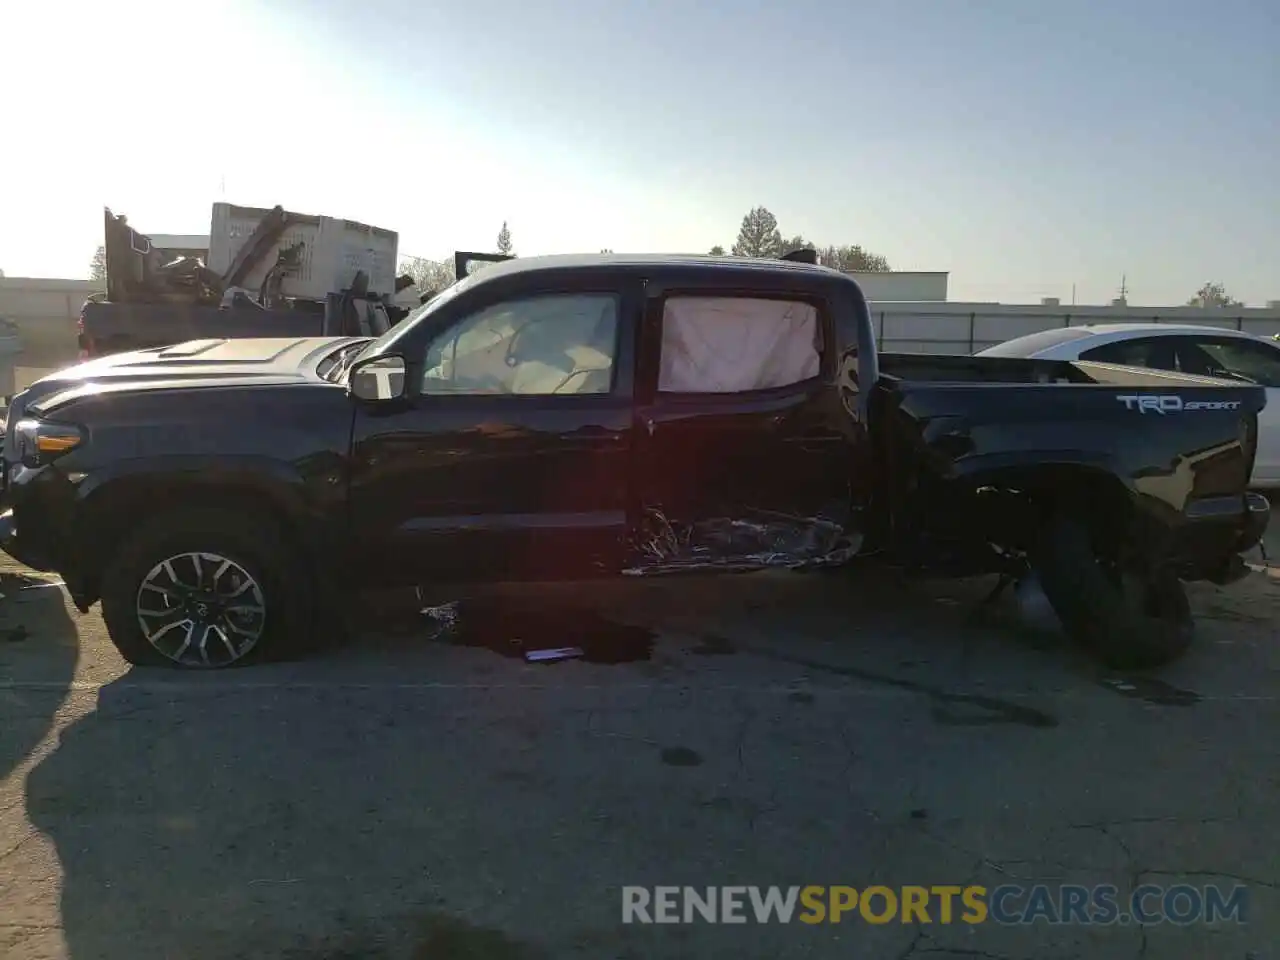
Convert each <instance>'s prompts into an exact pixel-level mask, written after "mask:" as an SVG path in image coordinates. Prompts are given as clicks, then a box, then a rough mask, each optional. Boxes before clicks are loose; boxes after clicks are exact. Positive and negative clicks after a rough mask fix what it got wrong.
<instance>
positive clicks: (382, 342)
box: [348, 277, 471, 366]
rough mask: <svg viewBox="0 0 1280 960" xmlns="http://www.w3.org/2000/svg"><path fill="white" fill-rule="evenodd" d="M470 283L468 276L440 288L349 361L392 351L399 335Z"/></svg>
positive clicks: (406, 331)
mask: <svg viewBox="0 0 1280 960" xmlns="http://www.w3.org/2000/svg"><path fill="white" fill-rule="evenodd" d="M470 283H471V278H470V277H468V278H466V279H465V280H459V281H458V282H457V283H455V284H453V286H451V287H447V288H445V289H444V290H441V291H440V292H439V293H437V294H436V295H435V296H434V297H432V298H431V299H430V300H428V301H427V302H426V303H424V304H423V305H422V306H420V307H418V308H417V309H416V310H414V311H413V312H412V313H411V314H409V315H408V316H407V317H405V318H404V319H403V320H401V321H400V322H399V323H397V324H396V325H395V326H393V327H392V328H391V329H390V330H388V331H387V332H386V333H384V334H383V335H382V336H380V337H378V338H376V339H374V340H370V341H369V342H368V343H367V344H365V345H364V348H363V349H362V350H360V352H359V353H357V354H355V355H354V356H352V358H351V363H355V362H356V361H357V360H363V359H364V358H365V357H376V356H378V355H379V354H383V353H392V352H394V350H395V345H396V343H397V342H398V341H399V340H400V338H401V337H403V336H404V335H405V334H406V333H408V332H409V330H411V329H412V328H413V327H414V326H416V325H417V323H418V321H420V320H422V319H423V318H424V317H429V316H431V315H432V314H433V313H435V312H436V311H437V310H439V309H440V308H441V307H443V306H444V305H445V304H447V303H449V302H450V301H452V300H453V298H454V297H456V296H457V295H458V294H459V293H461V292H462V291H463V290H465V289H467V287H468V285H469V284H470ZM348 366H350V364H348Z"/></svg>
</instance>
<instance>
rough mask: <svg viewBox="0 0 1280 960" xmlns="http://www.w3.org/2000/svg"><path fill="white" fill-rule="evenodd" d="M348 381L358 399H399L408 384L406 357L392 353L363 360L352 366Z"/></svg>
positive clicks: (352, 392) (373, 400)
mask: <svg viewBox="0 0 1280 960" xmlns="http://www.w3.org/2000/svg"><path fill="white" fill-rule="evenodd" d="M347 383H348V385H349V388H350V390H351V395H352V396H353V397H355V398H356V399H357V400H368V401H372V402H378V401H383V402H385V401H387V400H399V399H401V398H402V397H403V396H404V395H405V389H406V387H407V384H408V378H407V377H406V376H405V364H404V357H399V356H394V355H392V356H386V357H370V358H369V359H367V360H361V361H359V362H358V363H356V364H354V365H353V366H352V367H351V372H350V373H349V374H348V377H347Z"/></svg>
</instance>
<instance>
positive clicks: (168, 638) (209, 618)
mask: <svg viewBox="0 0 1280 960" xmlns="http://www.w3.org/2000/svg"><path fill="white" fill-rule="evenodd" d="M136 609H137V615H138V626H139V627H140V628H141V630H142V635H143V636H144V637H145V638H146V640H147V642H148V643H149V644H151V646H152V647H154V648H155V650H156V651H157V652H158V653H160V654H161V655H162V656H164V657H166V658H168V659H169V660H172V661H173V662H174V663H176V664H178V665H180V666H183V667H196V668H204V669H208V668H216V667H226V666H230V665H231V664H233V663H235V662H237V661H239V660H242V659H244V657H245V656H247V655H248V654H249V652H250V651H251V650H252V649H253V648H254V647H255V646H257V644H258V641H259V640H260V639H261V637H262V631H263V627H264V626H265V625H266V614H267V608H266V601H265V600H264V598H263V593H262V587H261V586H260V585H259V584H258V582H257V580H255V579H254V578H253V577H252V576H251V575H250V574H249V572H248V571H247V570H245V568H244V567H242V566H240V564H238V563H236V562H235V561H234V560H231V559H230V558H228V557H224V556H222V555H221V554H218V553H213V552H209V551H200V552H196V553H180V554H177V555H175V556H172V557H169V558H168V559H166V560H162V561H160V562H159V563H157V564H156V565H155V566H154V567H152V568H151V570H150V572H148V573H147V575H146V576H145V577H143V579H142V583H141V585H140V586H139V587H138V596H137V606H136Z"/></svg>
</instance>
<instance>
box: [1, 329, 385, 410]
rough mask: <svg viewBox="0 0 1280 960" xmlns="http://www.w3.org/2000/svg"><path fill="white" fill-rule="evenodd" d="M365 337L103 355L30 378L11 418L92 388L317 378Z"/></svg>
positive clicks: (236, 342)
mask: <svg viewBox="0 0 1280 960" xmlns="http://www.w3.org/2000/svg"><path fill="white" fill-rule="evenodd" d="M364 339H366V338H362V337H276V338H262V339H218V340H190V341H188V342H186V343H179V344H174V345H172V346H167V347H156V348H153V349H150V350H137V351H134V352H132V353H118V354H113V355H111V356H107V357H100V358H98V359H96V360H90V361H88V362H86V363H81V364H78V365H76V366H74V367H67V368H66V369H65V370H59V371H57V372H56V373H52V374H50V375H49V376H47V377H43V378H41V379H39V380H37V381H36V382H35V383H33V384H31V386H30V387H28V388H27V389H26V390H25V391H24V392H23V393H21V394H19V395H18V397H15V398H14V404H13V408H14V409H12V410H11V411H10V419H13V418H14V416H15V415H16V413H17V412H18V408H19V407H20V408H21V410H22V411H31V412H43V413H47V412H50V411H51V410H52V409H54V408H56V407H58V406H61V405H62V404H64V403H67V402H70V401H71V400H75V399H80V398H82V397H84V396H86V395H89V394H100V393H114V392H119V391H130V392H133V391H137V390H165V389H189V388H191V387H205V386H208V387H228V386H249V385H268V384H272V385H274V384H280V385H284V384H288V383H293V382H297V383H302V382H307V381H315V380H316V379H317V374H316V367H317V365H318V364H319V363H320V361H321V360H322V359H323V358H324V357H325V356H326V355H328V354H330V353H333V352H334V351H335V350H337V349H338V348H340V347H342V346H344V345H346V344H351V343H358V342H362V341H363V340H364Z"/></svg>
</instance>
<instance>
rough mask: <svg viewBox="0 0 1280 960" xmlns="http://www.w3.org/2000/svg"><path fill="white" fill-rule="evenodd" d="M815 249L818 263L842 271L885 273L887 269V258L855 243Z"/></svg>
mask: <svg viewBox="0 0 1280 960" xmlns="http://www.w3.org/2000/svg"><path fill="white" fill-rule="evenodd" d="M817 250H818V262H819V263H820V264H822V265H823V266H824V267H830V268H831V269H833V270H839V271H841V272H842V273H885V272H887V271H888V269H889V261H888V260H886V259H885V258H884V257H882V256H880V254H878V253H871V252H870V251H868V250H864V249H862V247H860V246H858V245H857V244H852V245H849V246H843V247H837V246H827V247H818V248H817Z"/></svg>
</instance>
